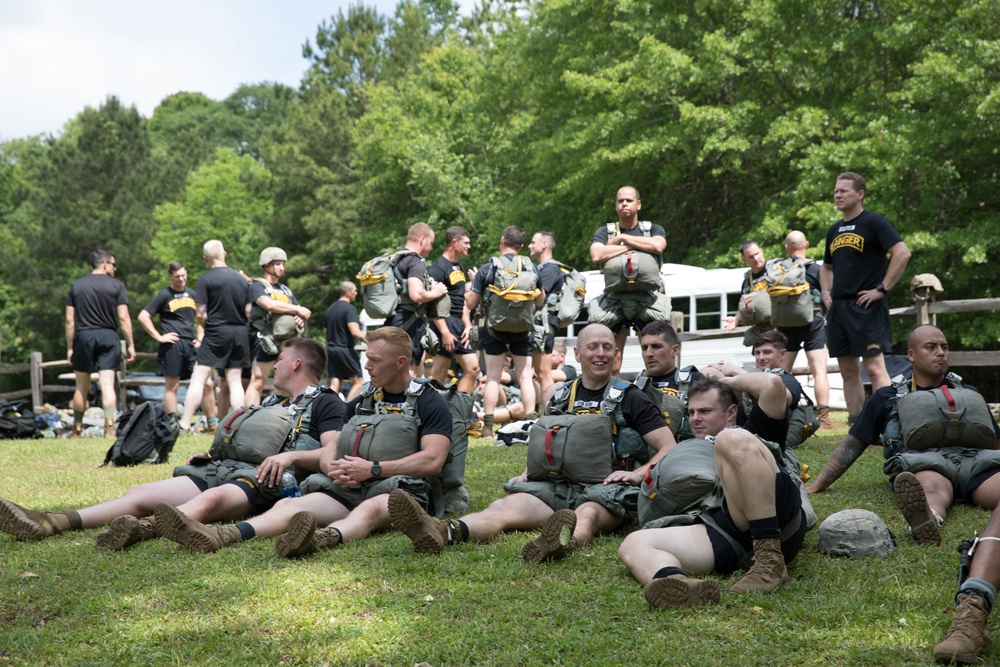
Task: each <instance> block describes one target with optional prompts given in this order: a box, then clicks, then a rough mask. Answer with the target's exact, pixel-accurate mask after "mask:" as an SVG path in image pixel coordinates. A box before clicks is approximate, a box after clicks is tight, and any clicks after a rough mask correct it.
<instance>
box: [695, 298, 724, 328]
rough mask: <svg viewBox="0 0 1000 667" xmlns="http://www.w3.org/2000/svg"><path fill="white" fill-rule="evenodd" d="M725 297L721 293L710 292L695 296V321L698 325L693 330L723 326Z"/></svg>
mask: <svg viewBox="0 0 1000 667" xmlns="http://www.w3.org/2000/svg"><path fill="white" fill-rule="evenodd" d="M724 299H725V297H724V296H723V295H721V294H708V295H705V296H699V297H696V298H695V308H696V311H695V312H696V315H695V322H696V323H697V327H691V328H692V330H696V331H697V330H705V329H718V328H720V327H721V322H722V319H721V318H722V317H724V316H725V314H724V313H722V304H723V303H724V301H723V300H724Z"/></svg>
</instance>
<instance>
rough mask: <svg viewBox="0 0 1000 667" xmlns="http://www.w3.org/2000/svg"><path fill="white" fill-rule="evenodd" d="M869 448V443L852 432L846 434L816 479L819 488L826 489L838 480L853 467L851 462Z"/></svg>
mask: <svg viewBox="0 0 1000 667" xmlns="http://www.w3.org/2000/svg"><path fill="white" fill-rule="evenodd" d="M867 448H868V445H866V444H865V443H863V442H861V441H860V440H858V439H857V438H855V437H854V436H853V435H851V434H850V433H848V434H847V435H845V436H844V439H843V440H841V441H840V444H838V445H837V448H836V449H834V450H833V453H832V454H830V459H829V460H828V461H827V462H826V465H824V466H823V470H821V471H820V473H819V477H818V478H817V479H816V485H817V486H818V487H819V489H821V490H822V489H825V488H827V487H828V486H830V485H831V484H833V483H834V482H835V481H837V479H839V478H840V476H841V475H843V474H844V473H845V472H846V471H847V469H848V468H850V467H851V464H853V463H854V462H855V461H857V460H858V457H860V456H861V455H862V454H864V453H865V449H867Z"/></svg>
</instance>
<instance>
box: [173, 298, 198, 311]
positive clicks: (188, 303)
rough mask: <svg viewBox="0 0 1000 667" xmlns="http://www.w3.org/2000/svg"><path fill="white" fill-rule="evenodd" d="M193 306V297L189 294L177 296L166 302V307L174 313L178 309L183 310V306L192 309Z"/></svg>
mask: <svg viewBox="0 0 1000 667" xmlns="http://www.w3.org/2000/svg"><path fill="white" fill-rule="evenodd" d="M194 307H195V306H194V299H192V298H191V297H189V296H181V297H177V298H176V299H171V300H170V301H168V302H167V308H169V309H170V312H171V313H176V312H177V311H178V310H183V309H184V308H190V309H191V310H194Z"/></svg>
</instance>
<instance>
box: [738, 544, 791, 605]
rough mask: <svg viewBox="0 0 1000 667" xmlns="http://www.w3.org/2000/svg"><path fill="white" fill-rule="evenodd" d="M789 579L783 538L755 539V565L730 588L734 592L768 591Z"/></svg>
mask: <svg viewBox="0 0 1000 667" xmlns="http://www.w3.org/2000/svg"><path fill="white" fill-rule="evenodd" d="M786 581H788V570H786V569H785V556H784V554H782V553H781V540H779V539H777V538H774V539H770V540H754V541H753V567H751V568H750V569H749V570H747V573H746V574H745V575H743V578H742V579H740V580H739V581H737V582H736V583H735V584H733V587H732V588H730V589H729V590H730V591H731V592H733V593H767V592H768V591H773V590H774V589H775V588H778V587H779V586H781V585H782V584H783V583H785V582H786Z"/></svg>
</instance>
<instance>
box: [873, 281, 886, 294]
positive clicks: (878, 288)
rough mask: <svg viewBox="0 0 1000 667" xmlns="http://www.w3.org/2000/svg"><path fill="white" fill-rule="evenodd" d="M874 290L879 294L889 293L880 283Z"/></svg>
mask: <svg viewBox="0 0 1000 667" xmlns="http://www.w3.org/2000/svg"><path fill="white" fill-rule="evenodd" d="M875 289H877V290H878V291H879V292H882V294H888V293H889V290H887V289H886V288H885V285H883V284H882V283H879V284H878V285H876V286H875Z"/></svg>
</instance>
